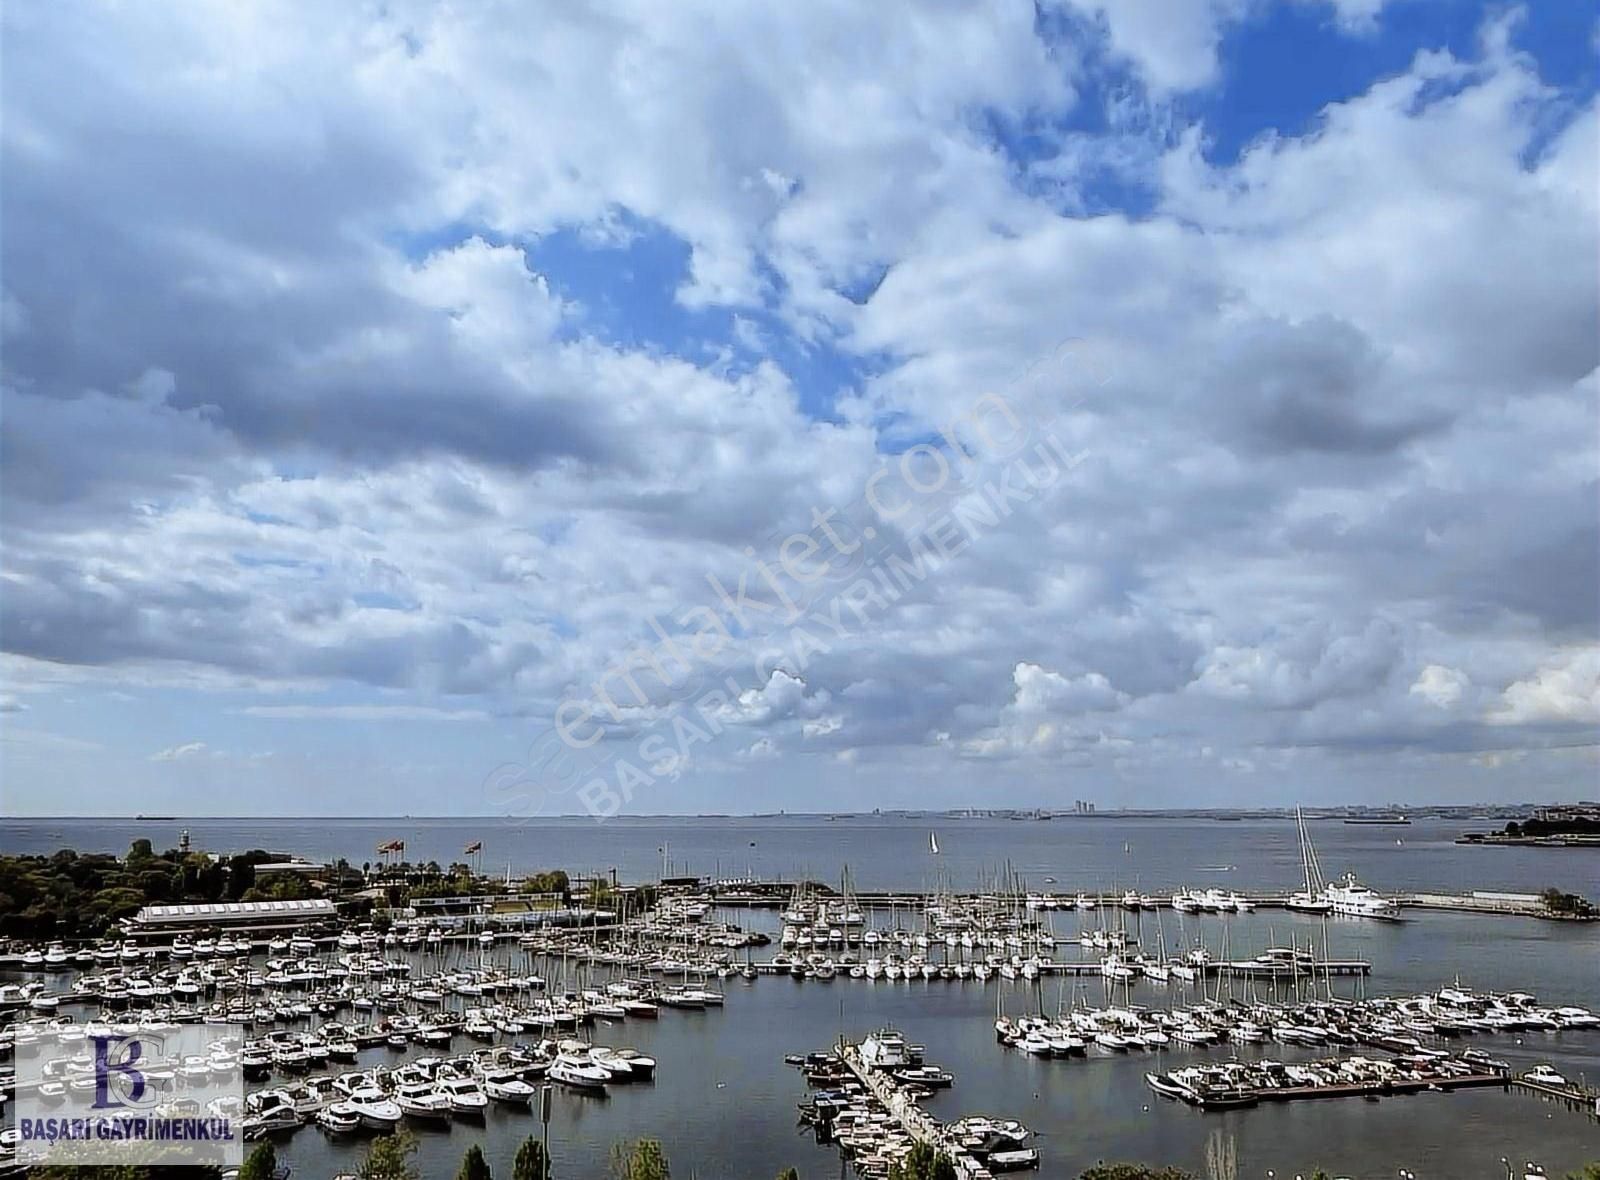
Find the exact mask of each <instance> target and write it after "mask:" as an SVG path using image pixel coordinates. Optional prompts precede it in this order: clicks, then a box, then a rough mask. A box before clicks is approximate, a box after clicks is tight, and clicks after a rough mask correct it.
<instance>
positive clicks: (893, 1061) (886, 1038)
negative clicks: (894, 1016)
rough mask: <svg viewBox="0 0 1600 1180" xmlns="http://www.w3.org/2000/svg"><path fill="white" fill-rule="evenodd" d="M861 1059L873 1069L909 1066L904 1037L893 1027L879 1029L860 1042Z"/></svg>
mask: <svg viewBox="0 0 1600 1180" xmlns="http://www.w3.org/2000/svg"><path fill="white" fill-rule="evenodd" d="M861 1060H862V1062H863V1063H864V1064H866V1065H868V1066H870V1067H871V1068H873V1069H900V1068H902V1067H905V1066H909V1065H910V1064H911V1061H910V1059H909V1057H908V1056H907V1055H906V1039H905V1037H904V1036H902V1035H901V1034H900V1033H898V1032H896V1031H894V1030H893V1029H888V1028H885V1029H880V1030H878V1031H877V1032H875V1033H873V1034H872V1035H871V1036H869V1037H867V1038H866V1040H864V1041H862V1042H861Z"/></svg>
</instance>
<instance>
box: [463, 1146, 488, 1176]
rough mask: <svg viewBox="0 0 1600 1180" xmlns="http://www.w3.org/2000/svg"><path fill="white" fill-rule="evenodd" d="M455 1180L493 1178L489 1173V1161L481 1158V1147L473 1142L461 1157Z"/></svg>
mask: <svg viewBox="0 0 1600 1180" xmlns="http://www.w3.org/2000/svg"><path fill="white" fill-rule="evenodd" d="M456 1180H493V1177H491V1176H490V1175H489V1161H488V1160H486V1159H484V1158H483V1148H481V1147H479V1146H478V1145H477V1144H476V1143H474V1144H473V1145H472V1146H471V1147H469V1148H467V1154H466V1155H464V1156H462V1157H461V1170H460V1171H459V1172H457V1173H456Z"/></svg>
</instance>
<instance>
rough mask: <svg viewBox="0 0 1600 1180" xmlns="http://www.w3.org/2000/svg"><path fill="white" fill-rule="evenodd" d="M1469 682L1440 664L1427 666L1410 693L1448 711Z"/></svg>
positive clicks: (1453, 670) (1455, 671) (1451, 669)
mask: <svg viewBox="0 0 1600 1180" xmlns="http://www.w3.org/2000/svg"><path fill="white" fill-rule="evenodd" d="M1468 684H1469V681H1468V680H1467V677H1466V676H1465V674H1463V673H1462V672H1460V671H1459V670H1457V669H1455V668H1446V667H1445V666H1444V665H1442V664H1429V665H1428V666H1427V667H1426V668H1424V669H1423V670H1422V671H1421V673H1420V674H1418V676H1417V679H1416V680H1415V681H1414V682H1413V683H1412V685H1411V688H1410V690H1409V691H1410V693H1411V695H1413V696H1419V697H1421V698H1422V699H1423V700H1425V701H1427V702H1428V703H1429V704H1430V705H1433V706H1434V707H1436V708H1439V709H1448V708H1449V707H1450V706H1452V705H1454V704H1455V703H1456V702H1457V701H1459V700H1460V699H1461V694H1462V692H1463V691H1464V690H1465V689H1466V687H1467V685H1468Z"/></svg>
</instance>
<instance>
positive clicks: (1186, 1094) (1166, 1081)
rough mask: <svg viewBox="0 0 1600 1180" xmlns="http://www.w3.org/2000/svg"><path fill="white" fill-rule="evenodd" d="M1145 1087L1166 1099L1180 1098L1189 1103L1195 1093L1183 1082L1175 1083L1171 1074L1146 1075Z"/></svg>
mask: <svg viewBox="0 0 1600 1180" xmlns="http://www.w3.org/2000/svg"><path fill="white" fill-rule="evenodd" d="M1144 1080H1145V1085H1147V1086H1149V1087H1150V1088H1151V1089H1152V1090H1154V1091H1155V1092H1156V1093H1157V1094H1160V1095H1162V1096H1163V1097H1166V1098H1179V1099H1182V1100H1184V1101H1189V1100H1191V1099H1192V1098H1193V1097H1194V1091H1193V1090H1191V1089H1189V1087H1188V1086H1185V1085H1184V1084H1183V1083H1182V1082H1178V1081H1174V1080H1173V1078H1172V1076H1171V1075H1170V1074H1164V1073H1147V1074H1145V1075H1144Z"/></svg>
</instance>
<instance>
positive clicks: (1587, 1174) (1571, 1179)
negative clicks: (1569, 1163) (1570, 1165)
mask: <svg viewBox="0 0 1600 1180" xmlns="http://www.w3.org/2000/svg"><path fill="white" fill-rule="evenodd" d="M1567 1180H1600V1160H1593V1161H1591V1162H1589V1163H1587V1164H1584V1165H1583V1167H1581V1168H1579V1169H1578V1170H1577V1171H1576V1172H1568V1173H1567Z"/></svg>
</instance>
